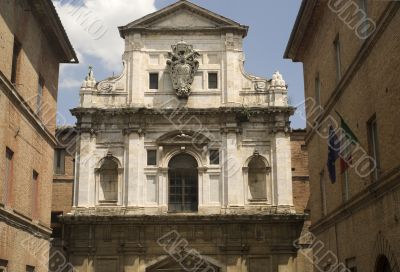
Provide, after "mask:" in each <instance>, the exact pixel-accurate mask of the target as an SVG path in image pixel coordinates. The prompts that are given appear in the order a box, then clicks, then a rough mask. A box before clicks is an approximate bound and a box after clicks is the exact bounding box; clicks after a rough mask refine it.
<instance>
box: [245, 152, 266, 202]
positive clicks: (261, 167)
mask: <svg viewBox="0 0 400 272" xmlns="http://www.w3.org/2000/svg"><path fill="white" fill-rule="evenodd" d="M267 174H268V168H267V166H266V165H265V163H264V161H263V159H262V157H261V156H254V157H253V158H252V159H251V160H250V162H249V164H248V186H249V194H250V195H249V200H254V201H266V200H267Z"/></svg>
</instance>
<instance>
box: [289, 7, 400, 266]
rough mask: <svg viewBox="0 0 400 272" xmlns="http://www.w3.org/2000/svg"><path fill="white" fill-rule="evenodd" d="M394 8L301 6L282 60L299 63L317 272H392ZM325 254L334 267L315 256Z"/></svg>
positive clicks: (398, 172) (399, 95) (396, 82)
mask: <svg viewBox="0 0 400 272" xmlns="http://www.w3.org/2000/svg"><path fill="white" fill-rule="evenodd" d="M399 8H400V2H399V1H367V0H363V1H317V0H310V1H308V0H307V1H303V3H302V6H301V9H300V12H299V14H298V18H297V21H296V23H295V26H294V28H293V31H292V35H291V38H290V41H289V44H288V46H287V50H286V53H285V57H286V58H290V59H292V60H293V61H297V62H302V63H303V64H304V81H305V96H306V113H307V135H306V144H307V149H308V152H309V158H310V167H309V169H310V187H311V197H310V205H309V206H310V207H311V222H312V226H311V231H312V233H313V234H314V235H315V236H316V239H317V241H320V242H322V243H323V247H324V249H323V250H320V251H318V253H316V252H317V250H315V254H316V256H314V257H315V260H316V262H315V266H316V269H319V270H318V271H332V270H331V269H333V268H334V267H337V265H338V263H339V265H341V266H342V267H343V266H345V267H347V269H349V270H350V271H363V272H364V271H379V272H381V271H384V272H386V271H399V262H400V259H399V256H400V245H399V243H398V241H399V239H400V225H399V224H400V222H399V218H400V206H399V199H400V187H399V185H400V183H399V179H400V164H399V162H400V148H399V147H400V142H399V141H398V136H397V135H399V133H400V129H399V127H400V121H399V118H398V116H397V114H398V112H399V102H400V92H399V91H400V90H399V86H400V77H399V73H398V70H399V68H398V67H399V66H400V54H399V49H400V34H399V29H400V12H399ZM330 127H332V128H333V129H334V130H332V131H331V134H330V135H331V137H328V135H329V128H330ZM334 135H336V137H338V139H339V148H338V146H337V145H336V144H335V143H334V141H332V143H333V144H331V147H332V148H330V154H331V158H332V159H331V160H330V161H329V167H328V166H327V165H328V160H327V158H328V139H331V140H332V139H334V137H335V136H334ZM348 143H349V144H348ZM332 145H333V146H332ZM337 150H339V151H340V152H339V153H337ZM336 156H338V157H339V158H338V159H336V160H335V157H336ZM335 176H336V177H335ZM320 245H321V244H320ZM329 251H330V253H331V254H334V255H335V256H336V257H337V258H338V263H337V262H336V261H335V257H332V256H331V258H330V260H327V258H324V259H322V258H319V257H321V256H320V254H321V253H327V252H329ZM324 269H325V270H324ZM335 269H336V268H335ZM316 271H317V270H316ZM335 271H336V270H335ZM337 271H339V269H338V270H337Z"/></svg>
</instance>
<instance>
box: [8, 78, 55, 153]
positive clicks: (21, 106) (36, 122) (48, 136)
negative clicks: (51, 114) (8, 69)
mask: <svg viewBox="0 0 400 272" xmlns="http://www.w3.org/2000/svg"><path fill="white" fill-rule="evenodd" d="M0 89H1V91H2V92H3V93H4V95H6V96H7V97H8V99H9V100H10V101H11V102H12V103H13V105H14V106H15V107H16V108H17V109H18V110H19V111H20V112H21V114H22V115H23V116H24V117H25V118H26V120H27V121H28V122H29V123H30V124H31V125H32V127H34V128H35V129H36V131H37V132H39V133H40V134H41V135H42V137H43V138H44V139H45V140H46V141H47V142H48V143H49V144H50V145H51V146H52V147H53V148H54V147H55V146H57V139H56V137H55V136H54V135H53V134H52V133H51V132H50V131H49V130H48V129H47V128H46V126H45V125H44V124H43V123H42V122H41V121H40V119H39V117H38V116H37V115H36V114H35V113H34V112H33V110H32V109H31V108H30V107H29V105H28V104H27V102H26V101H25V100H24V98H23V97H22V96H21V95H20V94H19V93H18V91H17V90H16V89H15V87H14V85H12V84H11V82H10V81H9V80H8V79H7V77H6V76H5V75H4V74H3V72H2V71H0Z"/></svg>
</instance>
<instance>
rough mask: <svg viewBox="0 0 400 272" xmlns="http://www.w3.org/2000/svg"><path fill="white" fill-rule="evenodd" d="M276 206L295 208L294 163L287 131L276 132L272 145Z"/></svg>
mask: <svg viewBox="0 0 400 272" xmlns="http://www.w3.org/2000/svg"><path fill="white" fill-rule="evenodd" d="M272 147H273V148H272V152H273V158H274V161H273V172H274V183H275V184H274V185H275V186H274V188H275V204H277V205H278V206H293V192H292V161H291V149H290V136H289V134H287V133H286V132H285V131H276V132H275V137H274V139H273V145H272Z"/></svg>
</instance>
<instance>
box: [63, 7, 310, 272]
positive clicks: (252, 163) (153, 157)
mask: <svg viewBox="0 0 400 272" xmlns="http://www.w3.org/2000/svg"><path fill="white" fill-rule="evenodd" d="M119 31H120V35H121V37H122V38H123V39H124V40H125V52H124V53H123V64H124V70H123V72H122V74H121V75H120V76H117V77H111V78H108V79H105V80H103V81H99V82H97V81H96V80H95V77H94V72H93V70H92V68H90V69H89V73H88V75H87V77H86V79H85V81H84V83H83V85H82V88H81V92H80V95H81V101H80V105H79V106H78V107H77V108H75V109H73V110H72V113H73V114H74V115H75V116H76V117H77V119H78V122H77V129H78V130H79V134H80V136H79V142H78V149H77V155H76V158H75V164H76V165H75V169H76V174H75V184H74V203H73V204H74V207H73V210H72V212H71V213H70V214H68V215H65V216H63V218H62V221H63V224H64V237H63V240H64V246H65V248H66V253H67V255H68V260H69V261H70V262H71V264H72V265H73V266H74V267H75V268H76V269H77V270H78V271H96V272H101V271H107V272H110V271H135V272H145V271H146V272H156V271H171V272H172V271H204V272H206V271H207V272H208V271H218V272H224V271H232V272H245V271H250V272H258V271H260V272H261V271H262V272H265V271H271V272H272V271H276V272H278V271H288V272H289V271H290V272H292V271H293V272H295V271H299V272H300V271H310V266H309V263H308V262H307V258H306V256H305V255H304V254H303V253H304V252H300V251H299V250H298V249H297V248H296V247H295V245H294V241H296V240H297V239H298V238H299V237H300V236H301V233H302V231H303V230H304V225H305V221H306V219H307V215H306V214H305V213H304V212H299V211H296V209H295V206H294V204H293V188H292V166H291V142H290V133H291V129H290V122H289V117H290V116H291V115H292V114H293V112H294V108H293V107H291V106H290V105H289V104H288V94H287V86H286V83H285V81H284V80H283V78H282V75H281V74H280V73H279V72H276V73H275V74H274V75H273V76H272V79H269V80H268V79H265V78H261V77H256V76H252V75H249V74H247V73H246V72H245V71H244V69H243V62H244V52H243V47H242V45H243V39H244V38H245V37H246V35H247V32H248V27H246V26H243V25H241V24H238V23H236V22H234V21H232V20H230V19H227V18H225V17H223V16H220V15H218V14H215V13H213V12H211V11H208V10H205V9H203V8H201V7H199V6H196V5H194V4H192V3H190V2H188V1H179V2H177V3H175V4H173V5H171V6H168V7H166V8H164V9H162V10H160V11H158V12H156V13H153V14H150V15H147V16H145V17H143V18H141V19H139V20H136V21H134V22H132V23H130V24H128V25H126V26H123V27H120V28H119ZM302 248H304V247H302ZM303 251H304V249H303Z"/></svg>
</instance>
